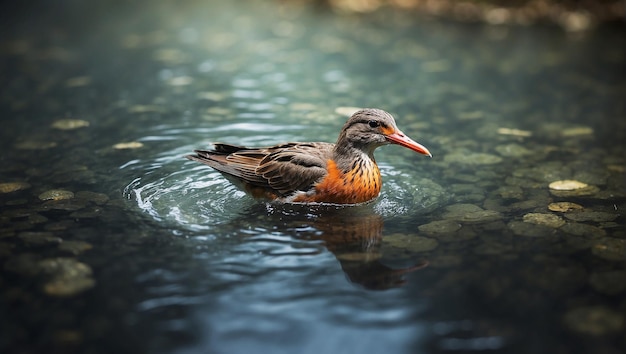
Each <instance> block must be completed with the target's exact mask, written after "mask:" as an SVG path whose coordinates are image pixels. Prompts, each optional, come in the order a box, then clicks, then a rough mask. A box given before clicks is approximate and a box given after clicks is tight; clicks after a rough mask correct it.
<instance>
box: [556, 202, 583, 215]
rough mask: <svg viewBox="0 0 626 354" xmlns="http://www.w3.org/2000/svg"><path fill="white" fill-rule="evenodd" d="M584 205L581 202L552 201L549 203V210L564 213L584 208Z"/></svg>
mask: <svg viewBox="0 0 626 354" xmlns="http://www.w3.org/2000/svg"><path fill="white" fill-rule="evenodd" d="M582 209H583V206H582V205H580V204H576V203H572V202H557V203H550V204H549V205H548V210H550V211H557V212H562V213H567V212H570V211H574V210H582Z"/></svg>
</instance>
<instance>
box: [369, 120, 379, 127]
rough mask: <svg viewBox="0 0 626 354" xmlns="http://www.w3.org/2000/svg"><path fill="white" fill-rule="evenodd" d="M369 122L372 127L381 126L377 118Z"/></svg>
mask: <svg viewBox="0 0 626 354" xmlns="http://www.w3.org/2000/svg"><path fill="white" fill-rule="evenodd" d="M367 124H369V125H370V127H372V128H378V127H380V123H379V122H377V121H375V120H370V121H369V122H367Z"/></svg>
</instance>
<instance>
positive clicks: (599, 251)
mask: <svg viewBox="0 0 626 354" xmlns="http://www.w3.org/2000/svg"><path fill="white" fill-rule="evenodd" d="M591 252H592V253H593V254H594V255H596V256H598V257H600V258H603V259H606V260H608V261H624V260H626V239H618V238H612V237H603V238H601V239H599V240H597V241H595V243H594V245H593V247H591Z"/></svg>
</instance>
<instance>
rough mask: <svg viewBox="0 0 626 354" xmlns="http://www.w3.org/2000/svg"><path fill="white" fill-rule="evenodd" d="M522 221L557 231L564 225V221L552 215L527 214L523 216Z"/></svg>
mask: <svg viewBox="0 0 626 354" xmlns="http://www.w3.org/2000/svg"><path fill="white" fill-rule="evenodd" d="M523 220H524V222H528V223H531V224H536V225H545V226H547V227H551V228H553V229H557V228H559V227H561V226H563V225H565V220H563V219H562V218H561V217H559V216H558V215H554V214H543V213H528V214H526V215H524V218H523Z"/></svg>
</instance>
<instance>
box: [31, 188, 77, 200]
mask: <svg viewBox="0 0 626 354" xmlns="http://www.w3.org/2000/svg"><path fill="white" fill-rule="evenodd" d="M72 198H74V192H71V191H67V190H64V189H51V190H48V191H45V192H43V193H41V194H40V195H39V199H41V200H66V199H72Z"/></svg>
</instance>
